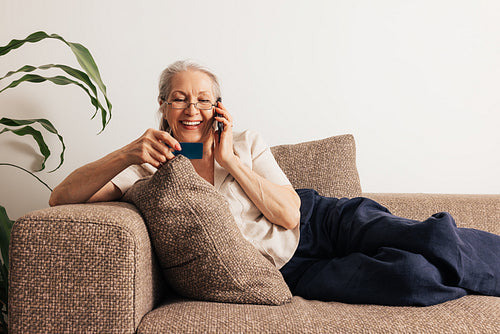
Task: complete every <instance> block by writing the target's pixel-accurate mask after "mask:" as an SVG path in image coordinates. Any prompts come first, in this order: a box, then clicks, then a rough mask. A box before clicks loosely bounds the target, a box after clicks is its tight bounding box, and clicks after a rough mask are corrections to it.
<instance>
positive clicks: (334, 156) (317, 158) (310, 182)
mask: <svg viewBox="0 0 500 334" xmlns="http://www.w3.org/2000/svg"><path fill="white" fill-rule="evenodd" d="M271 151H272V153H273V155H274V158H275V159H276V161H277V162H278V165H279V166H280V167H281V169H283V172H285V174H286V176H287V177H288V179H289V180H290V182H291V183H292V185H293V187H294V188H295V189H299V188H312V189H315V190H316V191H317V192H318V193H319V194H320V195H323V196H329V197H356V196H361V184H360V182H359V175H358V170H357V168H356V144H355V142H354V137H353V136H352V135H350V134H348V135H340V136H333V137H329V138H325V139H320V140H313V141H309V142H304V143H299V144H292V145H279V146H274V147H271Z"/></svg>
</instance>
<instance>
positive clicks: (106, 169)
mask: <svg viewBox="0 0 500 334" xmlns="http://www.w3.org/2000/svg"><path fill="white" fill-rule="evenodd" d="M128 165H129V163H128V162H127V161H126V159H124V158H123V155H121V154H120V153H119V151H115V152H113V153H110V154H108V155H107V156H105V157H103V158H101V159H99V160H97V161H94V162H91V163H89V164H87V165H85V166H82V167H80V168H78V169H77V170H75V171H74V172H72V173H71V174H70V175H69V176H68V177H66V179H64V181H62V182H61V184H59V185H58V186H57V187H56V188H55V189H54V190H53V191H52V194H51V196H50V200H49V205H51V206H54V205H61V204H71V203H85V202H87V201H88V200H89V199H90V198H91V197H92V196H93V195H94V194H95V193H97V192H98V191H99V190H100V189H101V188H102V187H103V186H105V185H106V184H107V183H108V182H109V181H111V179H112V178H113V177H115V176H116V175H117V174H118V173H120V172H121V171H122V170H124V169H125V168H127V167H128Z"/></svg>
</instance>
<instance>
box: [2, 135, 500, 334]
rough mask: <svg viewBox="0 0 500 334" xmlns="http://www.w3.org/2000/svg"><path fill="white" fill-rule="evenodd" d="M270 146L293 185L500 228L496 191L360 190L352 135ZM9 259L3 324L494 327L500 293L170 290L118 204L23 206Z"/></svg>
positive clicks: (22, 327) (127, 208) (414, 214)
mask: <svg viewBox="0 0 500 334" xmlns="http://www.w3.org/2000/svg"><path fill="white" fill-rule="evenodd" d="M272 150H273V153H274V155H275V157H276V159H277V160H278V163H279V164H280V166H281V167H282V168H283V170H284V171H285V172H286V173H287V175H288V176H289V178H290V180H291V182H292V184H293V185H294V186H295V187H296V188H304V187H309V188H315V189H317V190H318V191H319V192H320V193H321V194H323V195H327V196H336V197H341V196H345V197H354V196H359V195H362V196H366V197H370V198H373V199H375V200H377V201H379V202H380V203H382V204H384V205H386V206H387V207H388V208H389V209H390V210H391V211H392V212H393V213H394V214H397V215H401V216H406V217H410V218H415V219H424V218H426V217H428V216H429V215H431V214H433V213H435V212H438V211H448V212H450V213H452V215H453V216H454V217H455V219H456V221H457V224H458V225H459V226H462V227H474V228H479V229H483V230H486V231H489V232H493V233H497V234H500V195H425V194H367V193H362V192H361V187H360V182H359V177H358V173H357V170H356V161H355V144H354V138H353V137H352V136H351V135H343V136H336V137H331V138H327V139H324V140H319V141H313V142H308V143H301V144H297V145H284V146H278V147H273V148H272ZM499 265H500V264H499ZM10 266H11V267H10V276H9V283H10V286H9V310H10V314H9V325H10V330H11V333H115V332H116V333H134V332H138V333H176V332H200V333H205V332H214V333H266V332H270V333H389V332H399V333H499V332H500V298H498V297H487V296H477V295H470V296H466V297H463V298H460V299H457V300H453V301H449V302H446V303H443V304H439V305H435V306H431V307H387V306H378V305H350V304H343V303H338V302H329V303H326V302H319V301H310V300H305V299H303V298H300V297H294V298H293V300H292V302H291V303H288V304H285V305H283V306H264V305H248V304H245V305H243V304H226V303H214V302H204V301H196V300H187V299H183V298H180V297H176V296H175V295H174V294H172V293H171V292H170V291H169V289H168V287H166V286H165V283H164V282H163V280H162V277H161V275H160V274H159V270H158V265H157V262H156V259H155V255H154V253H153V252H152V248H151V242H150V239H149V236H148V232H147V229H146V226H145V224H144V221H143V219H142V218H141V215H140V214H139V213H138V211H137V209H136V208H135V207H134V206H132V205H130V204H126V203H122V202H113V203H97V204H81V205H65V206H59V207H54V208H47V209H44V210H39V211H36V212H32V213H29V214H27V215H25V216H24V217H22V218H20V219H19V220H18V221H17V222H16V223H15V225H14V228H13V230H12V242H11V249H10Z"/></svg>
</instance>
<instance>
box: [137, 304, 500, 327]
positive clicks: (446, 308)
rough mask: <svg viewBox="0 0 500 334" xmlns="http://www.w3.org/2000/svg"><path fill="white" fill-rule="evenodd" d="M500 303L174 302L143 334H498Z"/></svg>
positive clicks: (149, 320)
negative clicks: (273, 304)
mask: <svg viewBox="0 0 500 334" xmlns="http://www.w3.org/2000/svg"><path fill="white" fill-rule="evenodd" d="M499 310H500V298H497V297H485V296H466V297H463V298H461V299H457V300H452V301H449V302H446V303H443V304H438V305H434V306H430V307H387V306H379V305H351V304H342V303H336V302H329V303H325V302H320V301H313V300H305V299H303V298H301V297H293V300H292V302H291V303H289V304H285V305H283V306H277V307H276V306H274V307H266V306H261V305H231V304H221V303H212V304H209V303H206V302H198V301H189V300H170V301H168V302H166V303H165V304H163V305H161V306H159V307H158V308H156V309H155V310H153V311H152V312H150V313H148V314H147V315H146V316H145V317H144V320H143V321H142V322H141V324H140V327H139V330H138V333H140V334H149V333H339V334H344V333H381V334H386V333H415V334H421V333H438V334H443V333H449V334H457V333H464V334H465V333H488V334H492V333H499V330H500V324H499V317H500V315H499V314H498V313H499V312H500V311H499Z"/></svg>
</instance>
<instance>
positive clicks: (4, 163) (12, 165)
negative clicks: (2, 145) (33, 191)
mask: <svg viewBox="0 0 500 334" xmlns="http://www.w3.org/2000/svg"><path fill="white" fill-rule="evenodd" d="M0 166H11V167H16V168H19V169H21V170H23V171H25V172H26V173H28V174H30V175H31V176H33V177H34V178H35V179H37V180H38V181H40V182H41V183H42V184H43V185H44V186H46V187H47V189H49V190H50V192H52V188H51V187H49V186H48V184H47V183H45V182H43V181H42V180H41V179H40V178H39V177H38V176H36V175H35V174H33V173H32V172H30V171H29V170H27V169H24V168H23V167H20V166H17V165H14V164H9V163H6V162H0Z"/></svg>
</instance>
